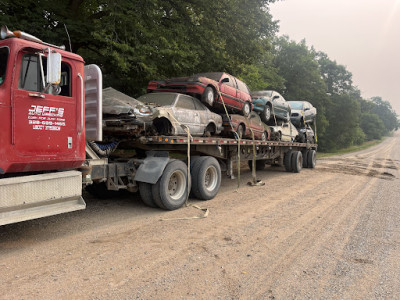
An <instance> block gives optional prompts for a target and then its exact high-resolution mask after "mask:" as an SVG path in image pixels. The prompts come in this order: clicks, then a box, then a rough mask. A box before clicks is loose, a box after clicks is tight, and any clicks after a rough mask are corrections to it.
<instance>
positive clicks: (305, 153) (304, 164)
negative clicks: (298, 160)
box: [302, 150, 310, 168]
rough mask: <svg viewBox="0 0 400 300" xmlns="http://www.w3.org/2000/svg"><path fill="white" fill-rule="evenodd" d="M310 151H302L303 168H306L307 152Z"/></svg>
mask: <svg viewBox="0 0 400 300" xmlns="http://www.w3.org/2000/svg"><path fill="white" fill-rule="evenodd" d="M309 152H310V150H304V151H303V152H302V154H303V168H308V153H309Z"/></svg>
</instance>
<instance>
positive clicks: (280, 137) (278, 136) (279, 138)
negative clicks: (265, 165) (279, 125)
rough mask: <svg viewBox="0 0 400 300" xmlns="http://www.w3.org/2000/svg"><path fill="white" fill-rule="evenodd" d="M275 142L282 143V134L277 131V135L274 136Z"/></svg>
mask: <svg viewBox="0 0 400 300" xmlns="http://www.w3.org/2000/svg"><path fill="white" fill-rule="evenodd" d="M276 140H277V141H282V132H280V131H278V133H277V134H276Z"/></svg>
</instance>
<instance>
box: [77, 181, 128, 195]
mask: <svg viewBox="0 0 400 300" xmlns="http://www.w3.org/2000/svg"><path fill="white" fill-rule="evenodd" d="M85 190H86V191H87V192H88V193H89V194H91V195H92V196H94V197H96V198H98V199H108V198H116V197H119V196H121V191H111V190H108V189H107V185H106V183H105V182H94V183H93V184H91V185H88V186H86V187H85Z"/></svg>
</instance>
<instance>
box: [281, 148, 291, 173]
mask: <svg viewBox="0 0 400 300" xmlns="http://www.w3.org/2000/svg"><path fill="white" fill-rule="evenodd" d="M283 165H284V167H285V171H286V172H292V171H293V168H292V150H289V151H287V152H286V153H285V157H284V158H283Z"/></svg>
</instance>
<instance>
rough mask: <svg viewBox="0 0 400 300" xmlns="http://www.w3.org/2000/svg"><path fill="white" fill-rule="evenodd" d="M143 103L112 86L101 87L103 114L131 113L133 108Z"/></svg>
mask: <svg viewBox="0 0 400 300" xmlns="http://www.w3.org/2000/svg"><path fill="white" fill-rule="evenodd" d="M143 105H144V104H143V103H142V102H140V101H138V100H136V99H135V98H132V97H129V96H128V95H125V94H124V93H121V92H119V91H117V90H115V89H113V88H112V87H108V88H105V89H103V114H107V115H122V114H130V113H133V109H134V108H135V107H137V106H143Z"/></svg>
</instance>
